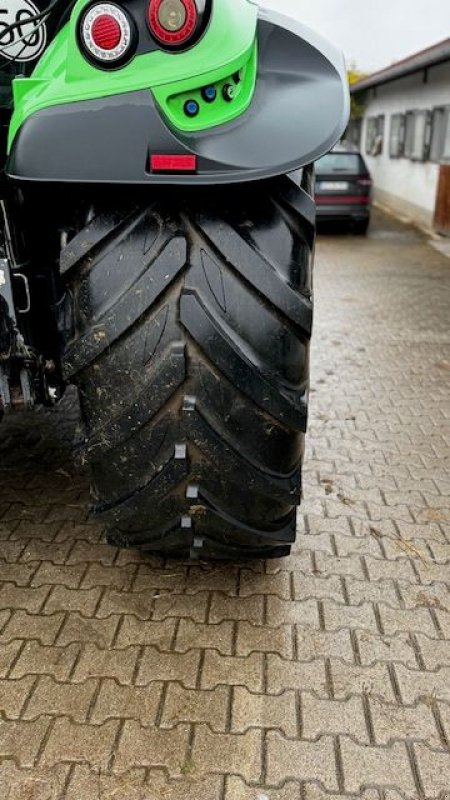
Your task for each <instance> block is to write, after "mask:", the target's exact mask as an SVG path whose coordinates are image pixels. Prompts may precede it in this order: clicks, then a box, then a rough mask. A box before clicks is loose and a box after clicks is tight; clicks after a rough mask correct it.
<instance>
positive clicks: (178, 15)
mask: <svg viewBox="0 0 450 800" xmlns="http://www.w3.org/2000/svg"><path fill="white" fill-rule="evenodd" d="M148 24H149V26H150V31H151V33H152V35H153V36H154V37H155V39H157V40H158V42H160V43H161V44H165V45H168V46H172V47H177V46H180V45H183V44H185V43H186V42H188V41H189V39H190V38H191V37H192V36H193V35H194V33H195V31H196V29H197V24H198V10H197V6H196V4H195V2H194V0H150V5H149V7H148Z"/></svg>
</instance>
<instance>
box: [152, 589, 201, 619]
mask: <svg viewBox="0 0 450 800" xmlns="http://www.w3.org/2000/svg"><path fill="white" fill-rule="evenodd" d="M208 597H209V595H208V594H207V593H206V592H202V593H198V594H193V595H183V594H178V595H177V594H162V595H161V596H160V597H158V598H157V599H156V600H155V601H154V606H153V614H152V619H156V620H163V619H172V618H176V619H183V618H186V619H191V620H192V621H193V622H206V611H207V605H208ZM212 621H213V620H212Z"/></svg>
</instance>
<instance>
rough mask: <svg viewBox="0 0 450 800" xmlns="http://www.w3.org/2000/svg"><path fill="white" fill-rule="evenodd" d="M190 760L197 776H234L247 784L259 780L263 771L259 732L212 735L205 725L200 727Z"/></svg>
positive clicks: (196, 733)
mask: <svg viewBox="0 0 450 800" xmlns="http://www.w3.org/2000/svg"><path fill="white" fill-rule="evenodd" d="M192 761H193V763H194V765H196V766H197V769H198V771H199V773H200V774H202V773H203V774H207V773H211V774H217V773H221V774H223V773H225V774H226V773H231V774H233V773H234V774H239V775H241V776H242V777H243V778H244V780H246V781H247V782H250V781H258V780H259V777H260V774H261V768H262V732H261V731H256V730H251V731H248V732H247V733H245V734H242V735H236V734H224V733H213V732H212V731H211V730H210V728H208V727H207V726H206V725H199V726H198V727H197V728H196V731H195V739H194V745H193V748H192Z"/></svg>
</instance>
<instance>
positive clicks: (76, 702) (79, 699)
mask: <svg viewBox="0 0 450 800" xmlns="http://www.w3.org/2000/svg"><path fill="white" fill-rule="evenodd" d="M96 688H97V681H95V680H89V681H86V683H83V684H79V685H76V684H69V683H57V682H56V681H55V680H54V679H53V678H50V677H48V676H43V677H41V678H39V680H38V683H37V685H36V687H35V689H34V691H33V694H32V696H31V699H30V702H29V703H28V705H27V708H26V710H25V712H24V714H23V719H37V718H38V717H40V716H44V715H45V714H48V715H49V716H52V717H61V716H67V717H70V718H71V719H72V721H73V722H85V721H86V719H87V716H88V713H89V709H90V705H91V701H92V699H93V697H94V694H95V690H96Z"/></svg>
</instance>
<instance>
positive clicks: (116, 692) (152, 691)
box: [81, 679, 162, 726]
mask: <svg viewBox="0 0 450 800" xmlns="http://www.w3.org/2000/svg"><path fill="white" fill-rule="evenodd" d="M81 685H82V686H83V685H85V684H81ZM161 691H162V684H161V683H151V684H149V685H148V686H146V687H145V688H142V687H140V688H139V687H137V686H118V685H117V683H116V681H115V680H111V679H106V680H104V681H102V684H101V687H100V691H99V693H98V695H97V699H96V701H95V706H94V708H93V709H92V713H91V715H90V722H92V723H94V724H101V723H103V722H106V720H108V719H134V720H136V721H137V722H140V723H141V725H145V726H149V725H152V724H153V723H154V722H155V720H156V716H157V713H158V708H159V704H160V700H161Z"/></svg>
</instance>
